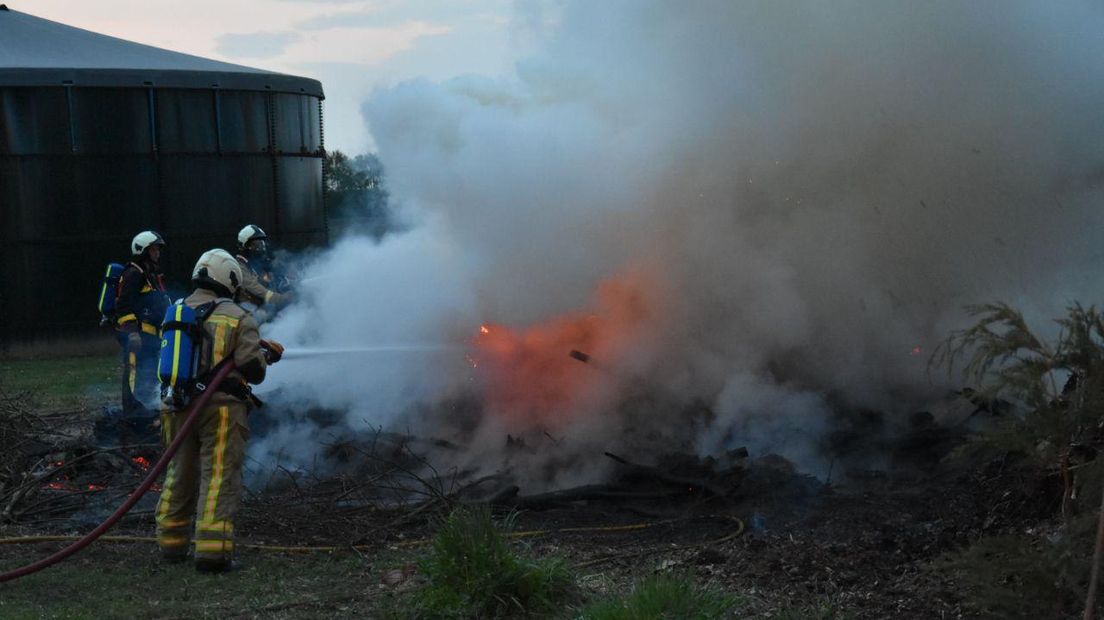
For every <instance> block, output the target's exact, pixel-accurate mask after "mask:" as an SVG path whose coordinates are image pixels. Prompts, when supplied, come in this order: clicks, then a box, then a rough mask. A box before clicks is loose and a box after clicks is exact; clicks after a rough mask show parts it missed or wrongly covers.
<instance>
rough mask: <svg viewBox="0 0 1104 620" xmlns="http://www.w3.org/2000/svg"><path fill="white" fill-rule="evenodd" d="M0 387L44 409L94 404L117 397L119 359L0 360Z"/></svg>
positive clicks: (93, 357) (116, 357) (116, 399)
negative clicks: (22, 396)
mask: <svg viewBox="0 0 1104 620" xmlns="http://www.w3.org/2000/svg"><path fill="white" fill-rule="evenodd" d="M0 388H2V389H3V390H4V391H5V392H6V393H8V394H9V395H12V394H21V393H25V394H27V395H28V398H29V400H30V402H31V403H33V404H34V405H35V406H38V407H43V408H48V409H71V408H79V407H94V406H98V405H102V404H106V403H110V402H115V401H118V399H119V358H118V356H117V355H93V356H83V357H64V358H53V359H0Z"/></svg>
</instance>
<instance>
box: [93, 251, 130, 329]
mask: <svg viewBox="0 0 1104 620" xmlns="http://www.w3.org/2000/svg"><path fill="white" fill-rule="evenodd" d="M124 269H125V267H123V265H121V264H119V263H110V264H108V266H107V271H106V272H105V273H104V277H103V284H102V285H101V286H100V299H99V301H98V302H97V303H96V309H97V310H99V311H100V323H101V324H104V325H106V324H108V323H111V322H113V321H114V319H115V301H116V299H117V296H118V294H119V278H120V277H122V275H123V270H124Z"/></svg>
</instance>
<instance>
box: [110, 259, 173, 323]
mask: <svg viewBox="0 0 1104 620" xmlns="http://www.w3.org/2000/svg"><path fill="white" fill-rule="evenodd" d="M168 307H169V296H168V295H167V294H166V293H165V283H164V282H162V280H161V275H160V274H157V273H154V272H153V270H151V269H150V268H149V267H148V266H142V265H139V264H138V263H134V262H132V263H127V266H126V269H124V270H123V274H122V275H121V276H119V293H118V295H117V297H116V301H115V316H116V317H118V318H117V319H116V321H115V323H116V325H117V326H118V329H119V331H122V332H136V331H141V332H143V333H146V334H149V335H151V336H157V335H158V330H159V328H160V327H161V321H162V319H164V318H165V310H167V309H168Z"/></svg>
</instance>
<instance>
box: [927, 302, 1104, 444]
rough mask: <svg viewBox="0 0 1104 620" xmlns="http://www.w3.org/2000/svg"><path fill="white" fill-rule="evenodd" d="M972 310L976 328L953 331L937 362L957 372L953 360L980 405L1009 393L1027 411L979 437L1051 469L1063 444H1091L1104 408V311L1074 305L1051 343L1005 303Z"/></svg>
mask: <svg viewBox="0 0 1104 620" xmlns="http://www.w3.org/2000/svg"><path fill="white" fill-rule="evenodd" d="M967 311H968V312H970V314H971V315H972V316H973V317H974V319H975V323H974V325H973V326H971V327H969V328H966V329H963V330H960V331H957V332H955V333H953V334H952V335H951V336H950V338H948V339H947V341H946V342H945V343H944V344H943V345H941V346H940V347H939V349H938V350H937V351H936V354H935V355H934V356H933V357H932V365H933V366H940V365H942V366H946V367H947V371H948V373H950V374H952V375H953V373H954V371H955V368H956V362H962V366H961V370H962V373H963V375H964V376H965V378H967V379H968V380H971V381H973V382H975V383H976V384H977V385H978V386H979V387H980V390H979V392H978V393H977V396H976V397H975V402H977V401H978V400H981V401H984V400H991V399H995V398H996V397H998V396H1005V397H1009V398H1011V399H1013V400H1014V401H1015V402H1016V403H1018V404H1019V405H1021V406H1022V407H1023V409H1024V411H1025V413H1024V414H1023V415H1022V416H1013V417H1011V418H1010V419H1007V420H1005V421H1004V422H1003V424H1001V425H1000V426H999V427H998V428H997V429H995V430H993V431H991V432H989V433H987V434H986V435H985V436H984V437H983V438H982V440H983V441H985V442H988V443H990V444H991V445H993V446H995V447H997V448H1000V449H1003V450H1014V451H1020V452H1023V453H1026V454H1030V455H1033V456H1036V457H1038V458H1040V459H1041V460H1042V461H1043V462H1045V463H1047V464H1050V463H1053V462H1054V460H1055V459H1057V458H1058V457H1059V455H1060V454H1061V453H1062V451H1063V450H1064V449H1065V448H1066V446H1069V445H1070V444H1074V443H1079V442H1085V441H1091V440H1093V439H1094V437H1092V436H1091V434H1090V433H1091V431H1092V429H1095V428H1096V426H1097V424H1098V423H1099V422H1100V417H1101V414H1100V412H1101V411H1104V314H1102V313H1101V312H1100V311H1098V310H1097V309H1096V308H1094V307H1089V308H1085V307H1083V306H1081V305H1080V304H1076V303H1075V304H1073V305H1071V306H1070V307H1069V308H1068V309H1067V314H1066V316H1065V317H1062V318H1059V319H1056V320H1055V322H1056V323H1057V324H1058V325H1059V326H1060V328H1061V330H1060V332H1059V334H1058V336H1057V337H1056V338H1055V339H1054V341H1053V342H1047V341H1046V340H1044V339H1042V338H1040V337H1039V336H1037V335H1036V334H1035V333H1034V332H1033V331H1032V330H1031V329H1030V328H1029V327H1028V326H1027V322H1026V321H1025V320H1024V318H1023V315H1022V314H1021V313H1020V312H1019V311H1017V310H1016V309H1015V308H1012V307H1011V306H1009V305H1007V304H1004V303H995V304H984V305H979V306H968V307H967ZM1065 377H1072V380H1070V381H1065Z"/></svg>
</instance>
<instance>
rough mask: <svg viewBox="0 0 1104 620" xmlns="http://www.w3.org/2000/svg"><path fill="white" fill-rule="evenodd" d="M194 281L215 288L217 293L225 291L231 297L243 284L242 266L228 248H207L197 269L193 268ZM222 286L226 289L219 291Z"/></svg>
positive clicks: (197, 262)
mask: <svg viewBox="0 0 1104 620" xmlns="http://www.w3.org/2000/svg"><path fill="white" fill-rule="evenodd" d="M192 283H193V284H194V285H195V286H202V287H204V288H213V289H215V292H216V293H225V294H226V296H227V297H230V296H232V295H233V294H234V293H236V292H237V291H238V287H239V286H241V283H242V270H241V266H240V265H238V261H237V259H235V258H234V257H233V256H231V255H230V253H229V252H227V251H226V250H219V249H215V250H207V251H206V252H204V253H203V256H200V257H199V260H198V261H196V264H195V269H192ZM220 287H221V288H225V289H226V290H225V291H219V290H218V288H220Z"/></svg>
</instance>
